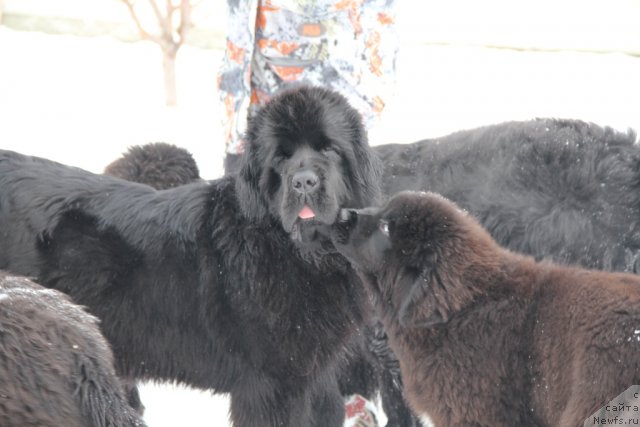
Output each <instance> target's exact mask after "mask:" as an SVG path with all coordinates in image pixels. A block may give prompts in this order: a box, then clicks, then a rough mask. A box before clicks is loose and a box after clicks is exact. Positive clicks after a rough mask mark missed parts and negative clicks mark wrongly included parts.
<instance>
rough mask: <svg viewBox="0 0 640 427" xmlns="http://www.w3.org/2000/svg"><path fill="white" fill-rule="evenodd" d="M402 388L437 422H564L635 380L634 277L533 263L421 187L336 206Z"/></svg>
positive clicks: (637, 289)
mask: <svg viewBox="0 0 640 427" xmlns="http://www.w3.org/2000/svg"><path fill="white" fill-rule="evenodd" d="M332 238H333V240H334V244H335V245H336V247H337V248H338V250H339V251H340V252H341V253H342V254H344V255H345V256H346V257H347V258H348V259H349V260H350V261H351V262H352V263H353V265H354V266H356V268H357V270H358V273H359V275H360V277H361V278H362V279H363V281H364V282H365V284H366V286H367V289H368V290H369V291H370V293H371V294H372V295H373V296H374V299H375V301H376V304H377V307H378V309H379V310H380V312H381V315H382V317H383V322H384V324H385V327H386V329H387V332H388V334H389V340H390V344H391V347H392V348H393V349H394V350H395V352H396V354H397V356H398V357H399V359H400V364H401V369H402V374H403V379H404V381H405V387H406V393H407V398H408V400H409V402H410V404H411V405H412V407H413V408H414V409H415V411H416V412H417V413H420V414H425V415H428V416H429V417H431V419H433V421H434V422H435V425H436V426H492V427H497V426H516V425H517V426H554V427H555V426H560V427H575V426H577V425H582V423H583V422H584V420H585V419H586V418H587V417H588V416H589V415H590V414H592V413H593V412H595V411H596V410H597V409H598V408H599V407H600V406H602V405H604V404H605V403H606V402H608V401H609V400H611V399H612V398H614V397H615V396H617V395H618V394H620V393H622V392H623V391H625V390H626V389H627V388H628V387H629V386H630V385H632V384H638V383H639V382H640V278H638V277H637V276H635V275H630V274H624V273H608V272H601V271H593V270H585V269H580V268H572V267H564V266H559V265H556V264H553V263H550V262H542V263H538V262H536V261H535V260H534V259H533V258H531V257H528V256H524V255H518V254H515V253H513V252H510V251H508V250H507V249H504V248H502V247H501V246H499V245H498V244H497V243H496V242H495V241H494V240H493V238H491V236H490V235H489V234H488V233H487V232H486V231H485V230H484V229H483V228H482V227H481V226H480V225H479V224H478V222H477V221H476V220H474V219H473V218H472V217H471V216H470V215H469V214H467V213H466V212H463V211H461V210H460V209H458V208H457V207H456V205H454V204H453V203H452V202H450V201H448V200H446V199H444V198H443V197H441V196H438V195H435V194H431V193H411V192H404V193H400V194H399V195H397V196H395V197H394V198H392V199H391V200H390V201H389V202H388V203H387V204H386V206H384V207H382V208H367V209H363V210H343V211H342V212H341V221H340V222H339V223H337V224H335V225H334V226H333V228H332Z"/></svg>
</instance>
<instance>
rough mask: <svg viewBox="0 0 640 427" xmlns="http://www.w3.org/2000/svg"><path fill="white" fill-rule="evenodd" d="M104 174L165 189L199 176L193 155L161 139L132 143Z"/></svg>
mask: <svg viewBox="0 0 640 427" xmlns="http://www.w3.org/2000/svg"><path fill="white" fill-rule="evenodd" d="M104 174H105V175H111V176H117V177H118V178H122V179H126V180H127V181H133V182H139V183H141V184H147V185H150V186H151V187H153V188H155V189H156V190H166V189H167V188H174V187H178V186H180V185H184V184H189V183H191V182H196V181H199V180H200V171H199V170H198V165H197V164H196V161H195V159H194V158H193V156H192V155H191V153H189V152H188V151H187V150H185V149H184V148H180V147H176V146H175V145H172V144H167V143H165V142H154V143H149V144H145V145H140V146H134V147H131V148H129V150H128V151H127V152H126V153H124V154H123V155H122V157H120V158H119V159H116V160H114V161H113V162H111V163H110V164H109V165H108V166H107V167H106V168H105V170H104Z"/></svg>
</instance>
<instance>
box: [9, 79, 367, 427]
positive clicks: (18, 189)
mask: <svg viewBox="0 0 640 427" xmlns="http://www.w3.org/2000/svg"><path fill="white" fill-rule="evenodd" d="M300 153H305V154H300ZM301 170H311V171H313V172H314V173H315V174H316V175H317V178H318V180H319V182H320V184H319V186H318V188H317V190H315V191H314V192H313V193H309V194H306V195H304V194H293V193H292V192H291V189H290V186H291V185H292V184H291V182H292V175H294V174H295V173H298V172H300V171H301ZM377 171H378V168H377V166H376V159H375V157H374V156H372V155H371V151H370V149H369V148H368V145H367V142H366V137H365V134H364V132H363V129H362V125H361V121H360V118H359V116H358V114H357V113H356V112H355V110H353V109H352V108H351V107H349V106H348V104H347V102H346V101H345V100H344V98H342V97H341V96H339V95H336V94H334V93H331V92H328V91H325V90H322V89H310V88H298V89H296V90H292V91H288V92H286V93H283V94H282V95H280V96H278V97H276V98H274V100H273V101H272V102H271V103H269V104H267V105H266V106H265V107H264V108H263V109H262V110H261V111H260V112H259V113H258V114H257V116H256V117H255V119H254V120H252V121H251V122H250V124H249V132H248V144H247V151H246V154H245V157H244V160H243V165H242V170H241V172H240V174H239V175H238V176H237V177H225V178H222V179H220V180H217V181H212V182H211V183H195V184H189V185H184V186H181V187H177V188H174V189H170V190H164V191H155V190H153V189H152V188H150V187H148V186H145V185H140V184H136V183H131V182H126V181H123V180H120V179H117V178H112V177H108V176H99V175H94V174H91V173H88V172H85V171H82V170H80V169H76V168H72V167H68V166H64V165H60V164H57V163H54V162H51V161H47V160H44V159H40V158H35V157H28V156H24V155H20V154H17V153H13V152H8V151H2V152H0V230H2V232H1V233H0V267H1V268H6V269H8V270H11V271H14V272H17V273H22V274H26V275H31V276H34V277H37V278H38V279H39V281H40V282H41V283H43V284H44V285H46V286H48V287H53V288H56V289H59V290H61V291H64V292H66V293H68V294H69V295H71V297H72V298H73V299H74V301H76V302H78V303H80V304H83V305H86V306H88V307H89V309H90V310H91V312H92V313H93V314H94V315H96V316H97V317H98V318H100V319H101V322H102V323H101V325H102V329H103V332H104V334H105V335H106V337H107V338H108V340H109V341H110V343H111V344H112V346H113V350H114V353H115V356H116V366H117V370H118V372H119V374H121V375H122V376H124V377H125V378H127V379H161V380H170V381H179V382H182V383H186V384H189V385H191V386H195V387H201V388H206V389H211V390H213V391H216V392H228V393H230V395H231V420H232V422H233V423H234V425H236V426H252V427H253V426H257V425H261V426H294V425H295V426H299V425H305V426H318V427H319V426H322V427H330V426H340V425H341V424H342V422H343V418H344V409H343V400H342V397H341V396H340V393H339V390H338V386H337V379H336V372H337V371H338V370H339V369H340V368H341V365H342V362H343V360H344V358H345V354H346V352H347V349H348V348H350V347H351V346H353V345H354V344H353V343H354V342H357V340H361V339H362V337H361V325H362V324H363V321H364V318H365V316H366V312H367V308H368V306H367V300H366V298H364V297H363V295H362V294H361V293H362V289H361V287H360V286H359V285H356V283H358V282H357V279H356V278H355V275H354V273H353V271H352V269H351V267H350V266H349V265H348V263H347V262H346V260H344V258H342V257H341V256H340V255H338V254H336V253H335V252H334V251H333V249H332V247H331V245H330V242H329V241H328V240H327V239H326V238H322V237H321V234H320V233H318V230H319V229H321V228H322V227H326V226H327V225H329V224H330V223H332V222H333V221H334V220H335V216H336V215H337V212H338V210H339V209H340V208H342V207H350V206H351V207H363V206H365V205H368V204H372V203H376V198H377V195H378V188H377V185H378V181H379V176H378V174H377ZM305 204H306V205H308V206H309V207H311V208H312V209H313V210H314V212H315V214H316V217H315V218H314V219H308V220H301V219H299V218H296V215H297V213H298V211H299V210H300V209H301V207H303V206H304V205H305Z"/></svg>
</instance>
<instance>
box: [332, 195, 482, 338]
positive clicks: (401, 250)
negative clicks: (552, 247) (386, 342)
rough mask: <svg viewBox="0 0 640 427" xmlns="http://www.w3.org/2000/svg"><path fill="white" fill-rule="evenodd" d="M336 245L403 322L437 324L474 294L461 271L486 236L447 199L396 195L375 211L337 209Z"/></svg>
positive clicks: (466, 269) (470, 262) (469, 268)
mask: <svg viewBox="0 0 640 427" xmlns="http://www.w3.org/2000/svg"><path fill="white" fill-rule="evenodd" d="M331 236H332V241H333V244H334V246H335V247H336V249H337V250H338V251H339V252H340V253H341V254H342V255H344V256H345V257H346V258H347V259H348V260H349V261H350V262H351V263H352V264H353V265H354V266H355V267H356V268H357V270H358V271H359V273H360V276H361V277H362V279H363V281H365V283H366V284H367V285H368V287H369V288H370V289H371V290H372V291H373V292H374V295H375V296H376V297H377V299H378V301H379V303H381V304H383V305H385V306H387V304H388V303H389V302H390V305H388V307H387V308H390V309H391V310H392V315H393V316H396V317H397V320H398V321H399V322H400V324H401V325H403V326H431V325H435V324H438V323H444V322H447V321H448V320H449V318H450V317H451V315H452V314H453V313H454V312H456V311H459V310H461V309H462V308H463V306H465V305H467V304H468V303H469V302H470V301H471V300H472V299H473V297H474V295H475V294H476V293H477V289H475V287H474V285H473V284H472V283H468V281H467V276H466V275H467V274H469V273H471V272H472V270H473V268H474V267H473V265H474V263H476V262H477V259H478V258H477V253H478V252H479V251H482V249H481V248H482V247H484V246H485V245H487V244H491V243H490V242H492V240H491V238H490V237H489V235H488V234H487V233H486V232H484V230H482V229H481V227H480V226H479V225H478V224H477V223H476V222H475V220H473V219H472V218H471V217H469V215H467V214H466V213H465V212H462V211H461V210H460V209H458V207H457V206H456V205H454V204H453V203H452V202H450V201H448V200H446V199H444V198H443V197H441V196H439V195H436V194H432V193H414V192H403V193H399V194H398V195H396V196H395V197H393V198H392V199H391V200H390V201H389V202H388V203H387V204H386V205H385V206H383V207H381V208H366V209H343V210H342V211H341V212H340V216H339V221H338V222H337V223H336V224H334V225H333V226H332V229H331Z"/></svg>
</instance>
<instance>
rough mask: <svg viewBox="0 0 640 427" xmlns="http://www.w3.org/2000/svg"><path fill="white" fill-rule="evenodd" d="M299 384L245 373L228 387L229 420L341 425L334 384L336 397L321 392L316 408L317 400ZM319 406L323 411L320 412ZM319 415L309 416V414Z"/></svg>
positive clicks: (238, 424)
mask: <svg viewBox="0 0 640 427" xmlns="http://www.w3.org/2000/svg"><path fill="white" fill-rule="evenodd" d="M314 395H317V393H312V392H311V390H309V389H308V388H307V387H305V386H304V385H303V384H297V385H296V387H295V390H292V389H291V387H287V386H285V385H284V384H282V382H280V381H278V380H276V379H274V378H268V377H264V376H263V375H255V374H254V375H247V376H246V377H245V378H244V379H240V380H238V381H237V382H236V383H235V384H234V387H233V389H232V390H231V409H230V413H231V414H230V415H231V422H232V424H233V426H234V427H255V426H260V427H300V426H318V427H319V426H322V427H341V426H342V420H343V419H344V406H343V404H344V403H343V401H342V398H341V397H340V394H339V392H338V389H337V387H336V388H335V395H336V396H337V397H333V396H332V397H331V398H329V397H327V395H325V394H324V393H323V395H324V396H325V397H324V398H322V399H321V400H320V401H319V408H318V410H317V411H316V410H313V409H312V408H314V406H315V405H316V404H318V402H314ZM337 399H339V402H340V405H339V408H340V409H339V410H340V411H341V412H340V413H341V416H339V417H338V416H336V415H335V413H334V412H335V409H334V408H335V407H336V405H337V404H336V403H335V401H336V400H337ZM320 407H322V408H324V410H325V412H324V413H321V409H320ZM314 413H315V415H317V416H318V417H319V418H318V419H316V420H313V421H312V419H313V416H314Z"/></svg>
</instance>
